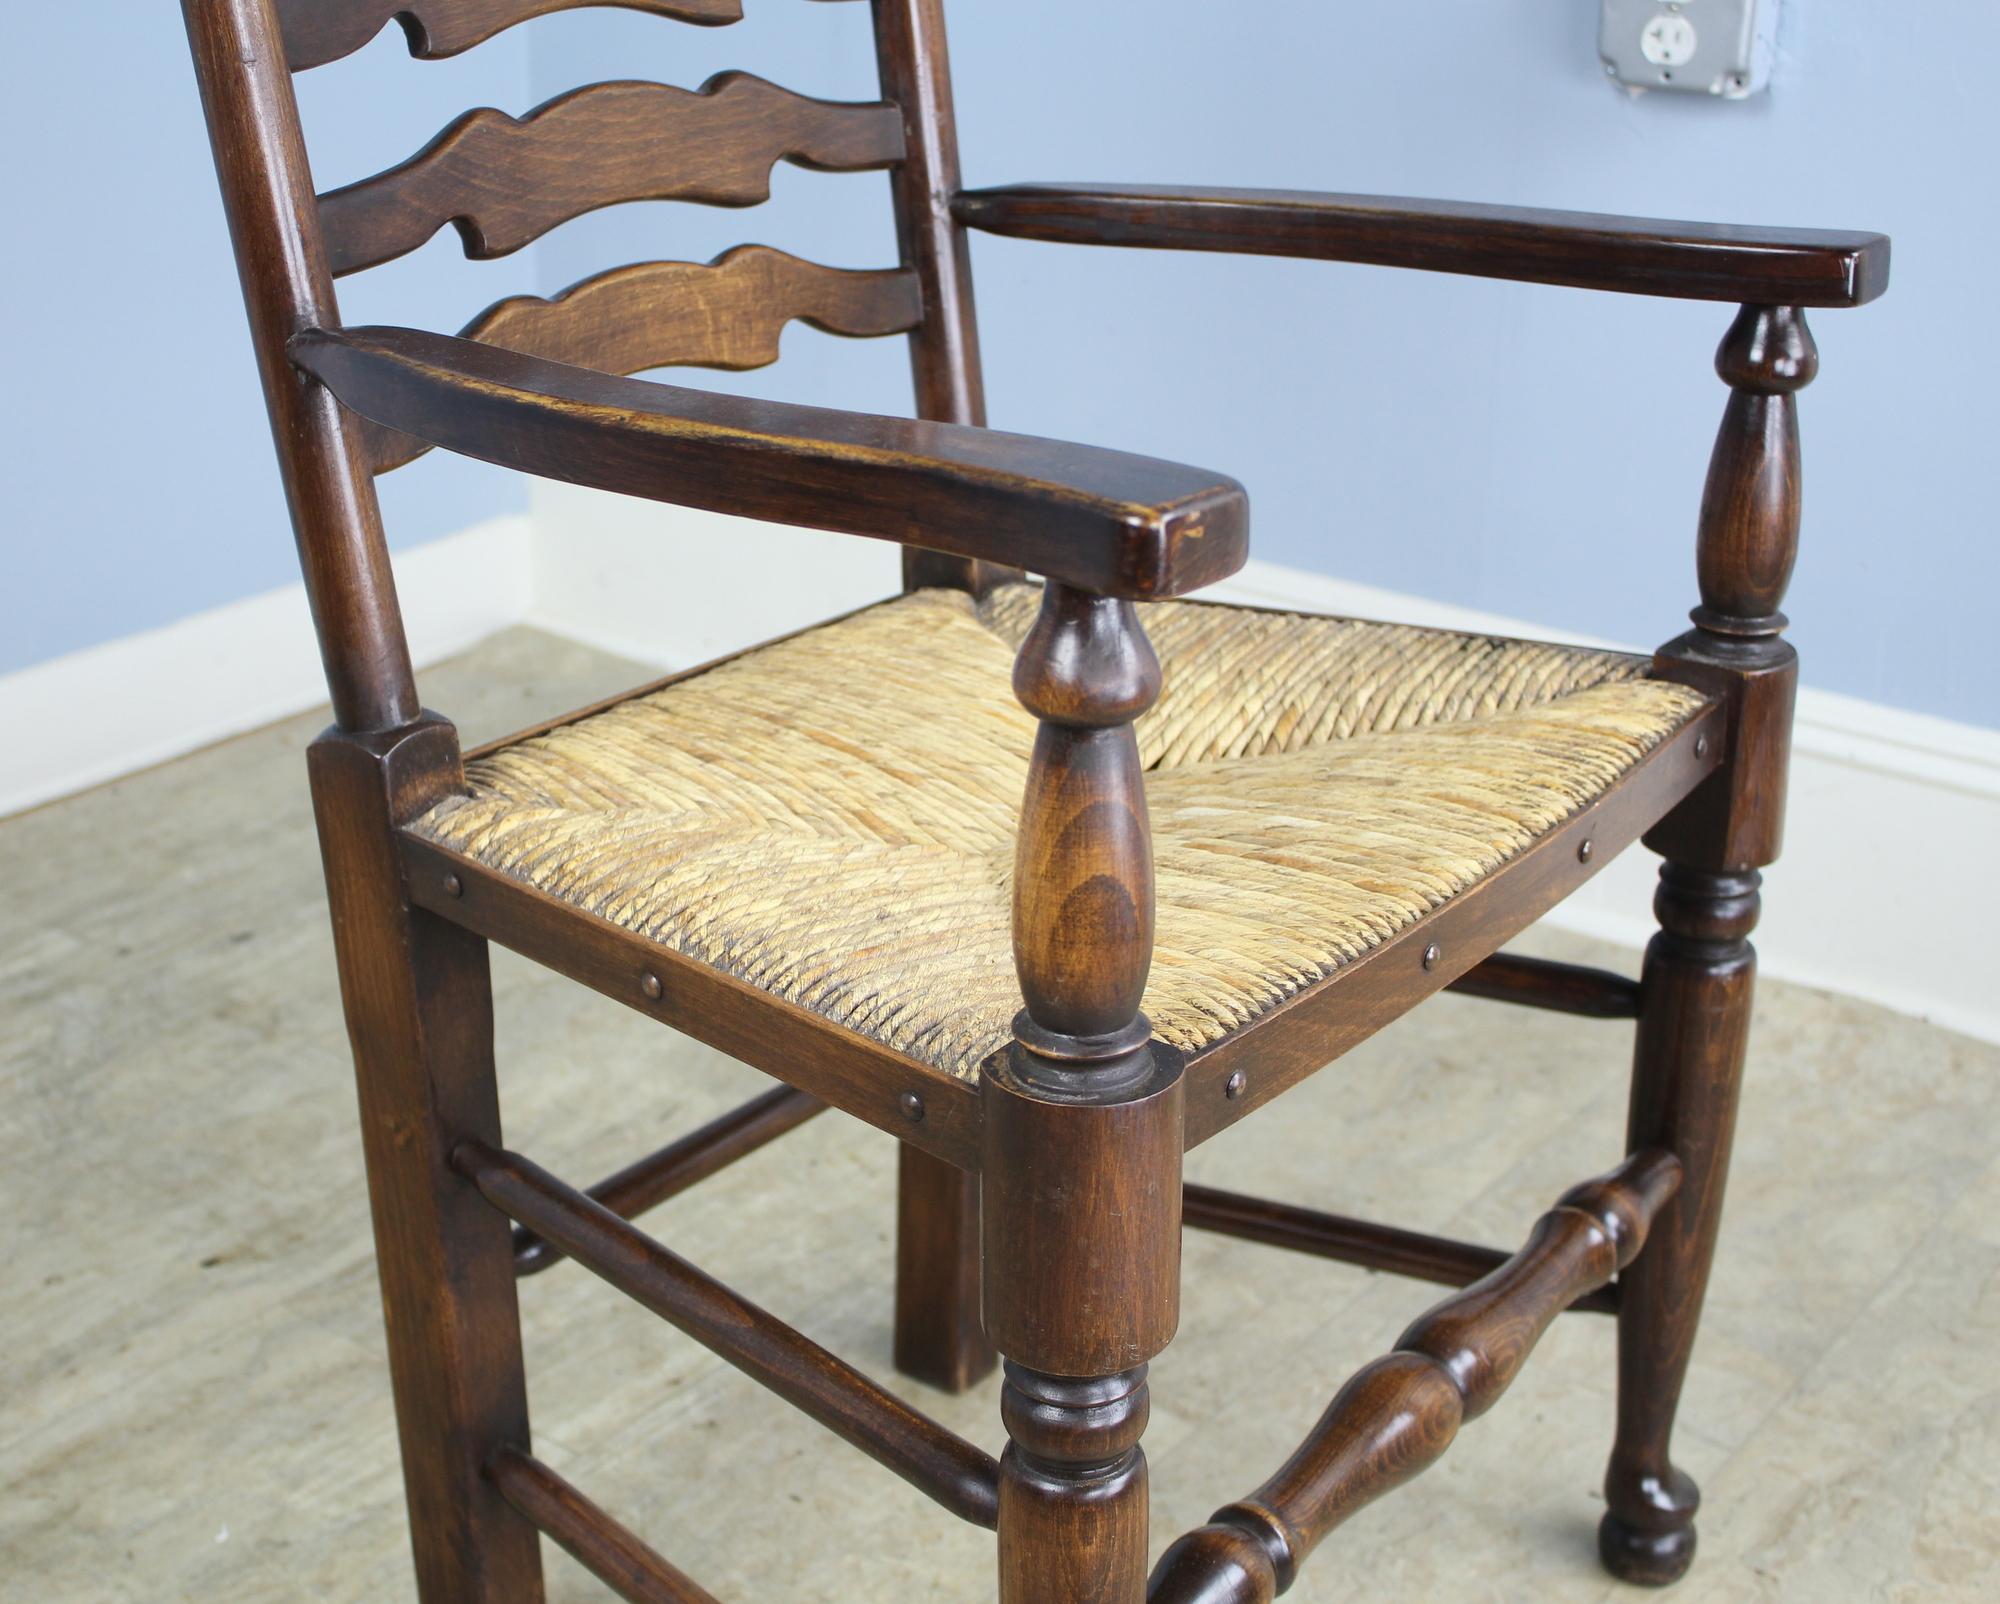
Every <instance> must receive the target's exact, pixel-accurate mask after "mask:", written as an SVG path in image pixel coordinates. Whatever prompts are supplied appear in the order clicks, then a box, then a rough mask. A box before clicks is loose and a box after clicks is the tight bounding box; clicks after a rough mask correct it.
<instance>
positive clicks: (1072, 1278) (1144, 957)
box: [980, 580, 1185, 1604]
mask: <svg viewBox="0 0 2000 1604" xmlns="http://www.w3.org/2000/svg"><path fill="white" fill-rule="evenodd" d="M1014 692H1015V694H1016V695H1017V696H1018V697H1019V698H1020V700H1021V703H1022V705H1023V706H1024V707H1026V708H1027V709H1028V711H1029V712H1031V713H1033V714H1034V715H1035V716H1036V718H1037V719H1039V720H1040V728H1039V730H1038V731H1037V733H1036V737H1035V747H1034V754H1033V757H1032V758H1031V760H1030V763H1029V770H1028V783H1027V797H1026V800H1025V801H1024V802H1023V803H1022V809H1021V828H1020V836H1019V840H1018V843H1017V848H1016V853H1015V862H1014V939H1013V945H1014V967H1015V971H1016V973H1017V974H1018V975H1019V976H1020V981H1021V995H1022V997H1023V998H1024V999H1025V1001H1026V1005H1027V1006H1026V1007H1024V1008H1023V1009H1022V1010H1021V1012H1020V1014H1019V1015H1018V1016H1016V1018H1015V1020H1014V1042H1013V1044H1012V1045H1011V1046H1010V1047H1009V1048H1008V1049H1006V1050H1005V1051H1003V1052H1001V1053H998V1054H996V1055H994V1056H993V1057H992V1058H990V1059H989V1060H988V1061H987V1062H986V1064H985V1066H984V1069H983V1072H982V1077H981V1081H980V1094H981V1112H982V1115H983V1118H982V1122H981V1125H982V1132H981V1134H982V1139H983V1152H984V1161H983V1165H982V1168H981V1172H980V1175H981V1187H982V1192H981V1223H982V1229H983V1239H984V1244H985V1247H984V1270H985V1277H986V1285H985V1303H986V1329H987V1332H988V1334H989V1335H990V1336H991V1337H992V1338H993V1344H994V1346H995V1347H996V1348H998V1349H999V1350H1000V1352H1001V1353H1002V1354H1004V1355H1005V1356H1006V1359H1007V1371H1006V1375H1007V1379H1006V1385H1005V1386H1004V1388H1003V1389H1002V1393H1001V1405H1000V1409H1001V1418H1002V1419H1003V1420H1004V1421H1005V1423H1006V1426H1007V1435H1008V1447H1007V1451H1006V1453H1005V1455H1004V1456H1003V1457H1002V1459H1001V1462H1000V1599H1001V1604H1050V1601H1053V1600H1056V1599H1062V1600H1065V1601H1071V1604H1137V1601H1138V1600H1139V1599H1140V1598H1141V1597H1142V1596H1143V1593H1144V1587H1145V1571H1146V1553H1147V1494H1146V1488H1147V1479H1146V1477H1147V1473H1146V1458H1145V1454H1144V1452H1143V1450H1142V1449H1141V1448H1140V1446H1139V1439H1140V1436H1141V1434H1142V1433H1143V1431H1144V1430H1145V1425H1146V1413H1147V1402H1146V1400H1147V1392H1146V1362H1147V1361H1148V1360H1150V1359H1151V1358H1153V1356H1154V1355H1156V1354H1158V1353H1159V1352H1161V1351H1162V1350H1163V1349H1164V1348H1165V1347H1166V1346H1167V1344H1168V1343H1169V1342H1171V1341H1172V1340H1173V1335H1174V1328H1175V1326H1176V1325H1177V1324H1178V1323H1179V1319H1180V1240H1181V1229H1180V1225H1181V1222H1180V1205H1181V1175H1180V1167H1181V1150H1182V1146H1183V1143H1184V1140H1185V1138H1184V1136H1183V1126H1184V1122H1185V1116H1184V1108H1183V1102H1182V1087H1183V1076H1182V1066H1181V1061H1180V1058H1179V1056H1178V1055H1177V1054H1175V1053H1173V1052H1172V1051H1171V1050H1169V1049H1168V1048H1166V1047H1165V1046H1163V1045H1160V1044H1158V1043H1155V1042H1154V1041H1153V1040H1152V1027H1151V1026H1150V1025H1149V1024H1148V1023H1147V1021H1146V1018H1145V1016H1144V1015H1143V1014H1141V1013H1140V1012H1139V1000H1140V997H1141V996H1142V994H1143V993H1144V991H1145V988H1146V972H1147V969H1148V968H1149V966H1150V965H1151V962H1152V955H1153V860H1152V841H1151V834H1150V830H1149V827H1148V824H1147V819H1146V793H1145V786H1144V782H1143V776H1142V773H1141V769H1140V764H1139V749H1138V744H1137V742H1136V740H1135V739H1134V736H1133V733H1132V721H1133V720H1134V719H1136V718H1138V717H1139V715H1140V714H1142V713H1144V712H1145V711H1146V709H1147V708H1149V707H1151V706H1152V705H1153V703H1154V701H1155V700H1156V699H1157V698H1158V696H1159V694H1160V664H1159V660H1158V659H1157V658H1156V657H1155V656H1154V654H1153V648H1152V645H1151V643H1150V642H1148V641H1147V639H1146V635H1145V632H1144V630H1142V629H1141V628H1140V627H1139V621H1138V616H1137V612H1136V610H1135V609H1134V608H1133V606H1132V605H1131V603H1129V602H1124V601H1114V600H1112V599H1110V598H1107V597H1102V596H1090V595H1086V594H1084V593H1082V592H1080V591H1076V590H1072V589H1070V588H1068V587H1067V586H1065V585H1062V584H1059V583H1057V582H1055V581H1054V580H1051V581H1050V582H1049V583H1048V584H1047V585H1046V586H1045V587H1044V589H1043V593H1042V606H1041V611H1040V613H1039V614H1038V616H1037V617H1036V620H1035V623H1034V624H1033V626H1032V627H1031V628H1030V629H1029V631H1028V634H1027V637H1026V639H1025V640H1023V641H1022V643H1021V649H1020V652H1019V654H1018V656H1017V657H1016V659H1015V663H1014Z"/></svg>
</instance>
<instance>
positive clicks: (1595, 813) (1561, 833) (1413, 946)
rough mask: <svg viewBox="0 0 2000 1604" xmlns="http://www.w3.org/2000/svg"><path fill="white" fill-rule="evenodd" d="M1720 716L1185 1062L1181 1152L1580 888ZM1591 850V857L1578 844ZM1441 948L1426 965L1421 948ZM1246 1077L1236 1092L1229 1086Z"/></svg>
mask: <svg viewBox="0 0 2000 1604" xmlns="http://www.w3.org/2000/svg"><path fill="white" fill-rule="evenodd" d="M1724 725H1725V709H1724V708H1723V707H1721V706H1714V707H1710V708H1706V709H1704V710H1703V711H1701V712H1699V713H1697V714H1696V715H1695V716H1694V717H1693V718H1692V719H1690V720H1689V721H1688V723H1686V724H1685V725H1683V726H1682V727H1681V728H1680V729H1679V730H1678V731H1676V732H1675V733H1674V734H1673V735H1672V736H1670V737H1668V738H1667V739H1666V740H1665V741H1663V742H1661V743H1660V745H1659V746H1658V747H1656V748H1654V750H1653V751H1651V752H1649V753H1647V754H1646V756H1645V757H1643V758H1641V759H1640V760H1639V762H1638V763H1637V764H1635V765H1634V766H1633V767H1632V769H1631V770H1630V771H1629V772H1627V773H1626V774H1625V775H1624V776H1623V777H1621V778H1620V779H1619V780H1618V781H1617V783H1615V784H1614V785H1613V786H1612V787H1611V788H1610V789H1609V790H1608V791H1606V792H1605V793H1604V795H1603V796H1601V797H1599V798H1598V799H1597V801H1596V802H1594V803H1592V804H1591V806H1590V807H1588V808H1586V809H1584V810H1583V811H1582V812H1581V813H1578V814H1576V815H1575V816H1574V817H1572V818H1569V819H1566V820H1565V821H1564V822H1563V823H1561V824H1559V825H1557V826H1556V828H1555V829H1553V830H1551V831H1550V832H1549V833H1548V834H1547V835H1545V836H1543V837H1542V839H1541V840H1539V841H1537V842H1536V843H1535V844H1534V845H1533V846H1531V847H1529V848H1528V849H1527V850H1526V851H1525V852H1523V853H1521V854H1520V855H1519V856H1517V857H1515V858H1513V859H1512V860H1511V861H1509V862H1507V863H1504V864H1502V865H1501V866H1500V868H1499V869H1498V870H1496V871H1495V872H1494V873H1493V874H1491V875H1489V876H1487V877H1486V878H1485V879H1484V880H1482V881H1480V882H1479V884H1477V885H1475V886H1473V887H1472V888H1471V889H1469V890H1467V891H1463V892H1460V893H1459V894H1458V895H1457V896H1455V897H1453V898H1451V899H1450V900H1449V901H1448V902H1446V903H1444V904H1443V905H1442V906H1441V907H1439V908H1438V909H1437V910H1436V911H1435V912H1433V913H1431V914H1429V915H1427V916H1426V917H1424V918H1422V919H1420V920H1418V921H1417V922H1416V923H1415V924H1413V925H1411V926H1409V927H1408V928H1407V929H1404V930H1402V931H1400V932H1398V933H1397V934H1396V935H1394V936H1392V937H1390V938H1389V939H1388V940H1387V941H1385V942H1383V943H1382V945H1380V946H1379V947H1376V948H1375V949H1374V950H1372V951H1370V952H1367V953H1364V954H1363V955H1362V956H1361V957H1359V958H1357V959H1355V961H1354V962H1353V963H1351V964H1345V965H1343V966H1342V967H1341V968H1339V969H1337V970H1335V971H1334V972H1333V973H1332V974H1331V975H1329V976H1327V977H1326V978H1325V979H1324V980H1320V981H1316V982H1314V983H1313V984H1312V985H1310V986H1308V987H1306V989H1305V990H1303V991H1301V992H1299V993H1298V994H1297V995H1296V996H1294V997H1291V998H1289V999H1288V1000H1287V1001H1285V1002H1283V1003H1280V1004H1279V1005H1278V1006H1277V1007H1276V1008H1274V1009H1272V1010H1271V1011H1270V1012H1269V1013H1267V1014H1264V1015H1262V1016H1260V1017H1259V1018H1258V1019H1257V1020H1255V1021H1254V1022H1253V1023H1252V1024H1251V1025H1250V1026H1249V1028H1248V1029H1245V1030H1241V1031H1238V1032H1236V1033H1235V1034H1234V1035H1230V1036H1225V1037H1224V1038H1223V1039H1222V1040H1221V1041H1219V1042H1217V1043H1216V1044H1215V1045H1214V1046H1212V1047H1207V1048H1204V1049H1203V1050H1202V1051H1201V1052H1199V1053H1197V1054H1195V1055H1194V1057H1192V1058H1191V1059H1190V1060H1189V1061H1188V1109H1187V1123H1188V1131H1187V1135H1188V1145H1189V1146H1190V1147H1193V1146H1196V1145H1198V1144H1199V1143H1202V1142H1205V1141H1207V1140H1208V1139H1209V1138H1210V1137H1211V1136H1213V1135H1215V1134H1216V1133H1217V1132H1218V1131H1221V1130H1225V1129H1227V1128H1228V1127H1229V1126H1231V1125H1233V1124H1235V1123H1236V1121H1237V1120H1239V1119H1241V1118H1243V1117H1244V1115H1245V1114H1247V1113H1249V1112H1251V1111H1252V1110H1254V1109H1257V1108H1261V1107H1262V1106H1263V1105H1264V1104H1266V1103H1268V1102H1269V1101H1270V1100H1271V1099H1272V1098H1274V1097H1276V1096H1277V1095H1278V1094H1279V1093H1280V1092H1282V1091H1284V1090H1285V1089H1286V1088H1287V1087H1290V1086H1295V1085H1297V1084H1298V1082H1299V1081H1301V1080H1303V1079H1304V1078H1305V1077H1306V1076H1308V1075H1311V1074H1313V1073H1315V1072H1316V1071H1317V1070H1319V1069H1320V1068H1322V1067H1323V1066H1325V1065H1327V1064H1330V1063H1332V1062H1333V1061H1334V1060H1335V1059H1336V1058H1338V1057H1339V1056H1340V1055H1341V1054H1342V1053H1344V1052H1346V1051H1348V1050H1349V1049H1350V1048H1352V1047H1354V1046H1355V1045H1356V1044H1358V1043H1360V1042H1362V1041H1365V1040H1366V1039H1367V1038H1368V1037H1369V1036H1372V1035H1373V1034H1374V1033H1375V1032H1376V1031H1378V1030H1380V1029H1381V1028H1382V1027H1383V1026H1384V1025H1387V1024H1389V1023H1390V1022H1391V1021H1392V1020H1395V1019H1399V1018H1401V1017H1402V1016H1403V1015H1404V1014H1405V1013H1407V1012H1409V1010H1410V1009H1411V1008H1413V1007H1415V1006H1416V1005H1417V1003H1419V1002H1421V1001H1422V1000H1423V999H1424V998H1425V997H1428V996H1430V995H1431V994H1432V993H1433V992H1436V991H1438V990H1441V989H1442V988H1443V987H1444V986H1446V985H1448V984H1450V983H1451V982H1452V981H1455V980H1457V979H1458V978H1459V977H1460V976H1461V975H1463V974H1466V973H1467V972H1468V971H1470V970H1471V969H1472V968H1473V966H1474V965H1476V964H1479V963H1481V962H1483V961H1484V960H1485V959H1486V958H1488V957H1489V956H1490V955H1491V954H1492V953H1493V952H1494V951H1495V950H1496V949H1498V948H1499V947H1501V946H1503V945H1504V944H1506V943H1507V942H1509V941H1511V940H1513V939H1514V937H1516V936H1518V935H1519V934H1520V933H1521V932H1522V931H1523V930H1525V929H1526V928H1527V927H1528V926H1529V925H1531V924H1533V923H1534V922H1535V921H1536V920H1537V919H1539V918H1540V917H1541V916H1542V915H1543V914H1545V913H1546V912H1548V910H1549V909H1550V908H1552V907H1554V906H1555V905H1556V904H1557V903H1558V902H1560V901H1561V900H1562V899H1563V898H1564V897H1567V896H1568V895H1569V894H1570V893H1571V892H1573V891H1574V890H1576V888H1577V887H1578V886H1580V885H1582V884H1583V883H1584V882H1585V881H1586V880H1588V879H1589V878H1590V877H1591V876H1592V875H1594V874H1596V873H1597V872H1598V870H1600V869H1601V868H1603V866H1604V865H1605V864H1606V863H1608V862H1610V861H1611V859H1613V858H1614V857H1616V856H1617V855H1618V854H1619V853H1620V852H1622V851H1623V850H1625V848H1626V847H1628V846H1630V845H1631V844H1632V842H1633V841H1635V840H1637V839H1638V837H1639V835H1640V832H1641V831H1643V830H1645V829H1647V828H1648V827H1649V826H1650V825H1651V824H1652V823H1653V822H1654V821H1655V820H1657V819H1659V818H1660V817H1661V815H1663V814H1665V813H1667V812H1668V811H1669V810H1670V809H1671V808H1673V807H1674V806H1675V805H1676V804H1677V803H1679V802H1680V801H1681V800H1682V799H1683V798H1685V797H1687V796H1689V794H1690V793H1692V792H1693V791H1694V790H1695V788H1696V787H1697V786H1698V785H1699V784H1700V783H1701V782H1702V781H1703V780H1704V779H1705V778H1706V777H1707V776H1708V775H1709V774H1710V773H1712V772H1713V771H1714V769H1715V767H1716V764H1717V762H1718V760H1719V753H1720V750H1721V746H1722V740H1721V733H1722V730H1723V728H1724ZM1585 841H1589V842H1591V843H1592V851H1591V854H1590V858H1589V860H1588V861H1587V862H1586V861H1584V860H1583V859H1582V858H1581V856H1580V855H1579V852H1578V848H1579V847H1580V846H1581V845H1582V844H1583V843H1584V842H1585ZM1432 946H1435V947H1437V948H1438V959H1437V962H1436V963H1435V964H1434V965H1432V966H1431V967H1429V968H1426V967H1425V965H1424V962H1423V956H1424V953H1425V951H1426V949H1428V948H1430V947H1432ZM1238 1074H1241V1075H1242V1076H1243V1084H1242V1086H1241V1087H1240V1088H1239V1089H1238V1091H1237V1092H1236V1094H1235V1095H1234V1096H1231V1095H1230V1092H1229V1082H1230V1078H1231V1077H1232V1076H1234V1075H1238Z"/></svg>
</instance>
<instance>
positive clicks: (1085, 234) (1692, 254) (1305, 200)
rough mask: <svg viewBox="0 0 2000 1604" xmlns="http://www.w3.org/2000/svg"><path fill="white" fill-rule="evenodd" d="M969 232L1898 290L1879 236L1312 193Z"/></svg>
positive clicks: (1824, 292) (1858, 299) (1041, 187)
mask: <svg viewBox="0 0 2000 1604" xmlns="http://www.w3.org/2000/svg"><path fill="white" fill-rule="evenodd" d="M952 212H953V215H954V216H955V217H957V219H958V220H959V221H960V222H961V223H963V224H965V225H966V226H967V227H970V228H977V229H982V230H984V231H985V232H987V233H990V234H1008V235H1013V236H1015V237H1017V238H1021V239H1038V240H1051V241H1058V242H1064V243H1069V244H1079V245H1128V246H1149V247H1153V248H1156V249H1162V250H1180V251H1231V252H1239V253H1242V254H1246V255H1253V256H1302V257H1310V258H1313V259H1315V260H1319V261H1327V262H1362V263H1370V264H1373V265H1375V266H1378V267H1412V268H1421V269H1423V270H1425V271H1427V272H1433V273H1470V274H1475V275H1477V276H1479V277H1482V278H1500V279H1521V280H1526V281H1528V282H1531V283H1537V284H1567V285H1571V286H1574V287H1576V288H1580V289H1590V290H1620V291H1624V292H1626V293H1628V294H1633V295H1667V296H1678V297H1681V298H1684V299H1688V300H1704V301H1739V302H1742V301H1751V302H1758V303H1761V304H1765V305H1773V306H1779V305H1782V306H1806V307H1815V306H1860V305H1862V304H1863V303H1864V302H1867V301H1872V300H1874V299H1875V297H1876V296H1878V295H1880V294H1881V293H1882V292H1883V291H1884V290H1885V289H1887V288H1888V284H1889V241H1888V240H1887V239H1886V238H1885V237H1884V236H1882V235H1880V234H1867V233H1851V232H1836V231H1832V230H1823V229H1803V228H1746V227H1738V226H1736V225H1733V224H1726V223H1680V222H1665V221H1660V220H1656V219H1651V218H1640V217H1613V216H1605V215H1600V214H1598V213H1594V212H1559V211H1545V210H1540V209H1536V208H1533V207H1525V206H1487V205H1479V204H1475V203H1472V202H1464V201H1436V200H1409V199H1404V198H1402V197H1398V196H1382V195H1323V194H1318V193H1315V192H1312V191H1307V190H1278V189H1197V188H1178V187H1172V186H1166V185H1150V184H1010V185H1006V186H1004V187H1001V188H996V189H976V190H967V191H965V192H963V193H961V194H960V195H958V196H957V197H955V198H954V200H953V202H952Z"/></svg>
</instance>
